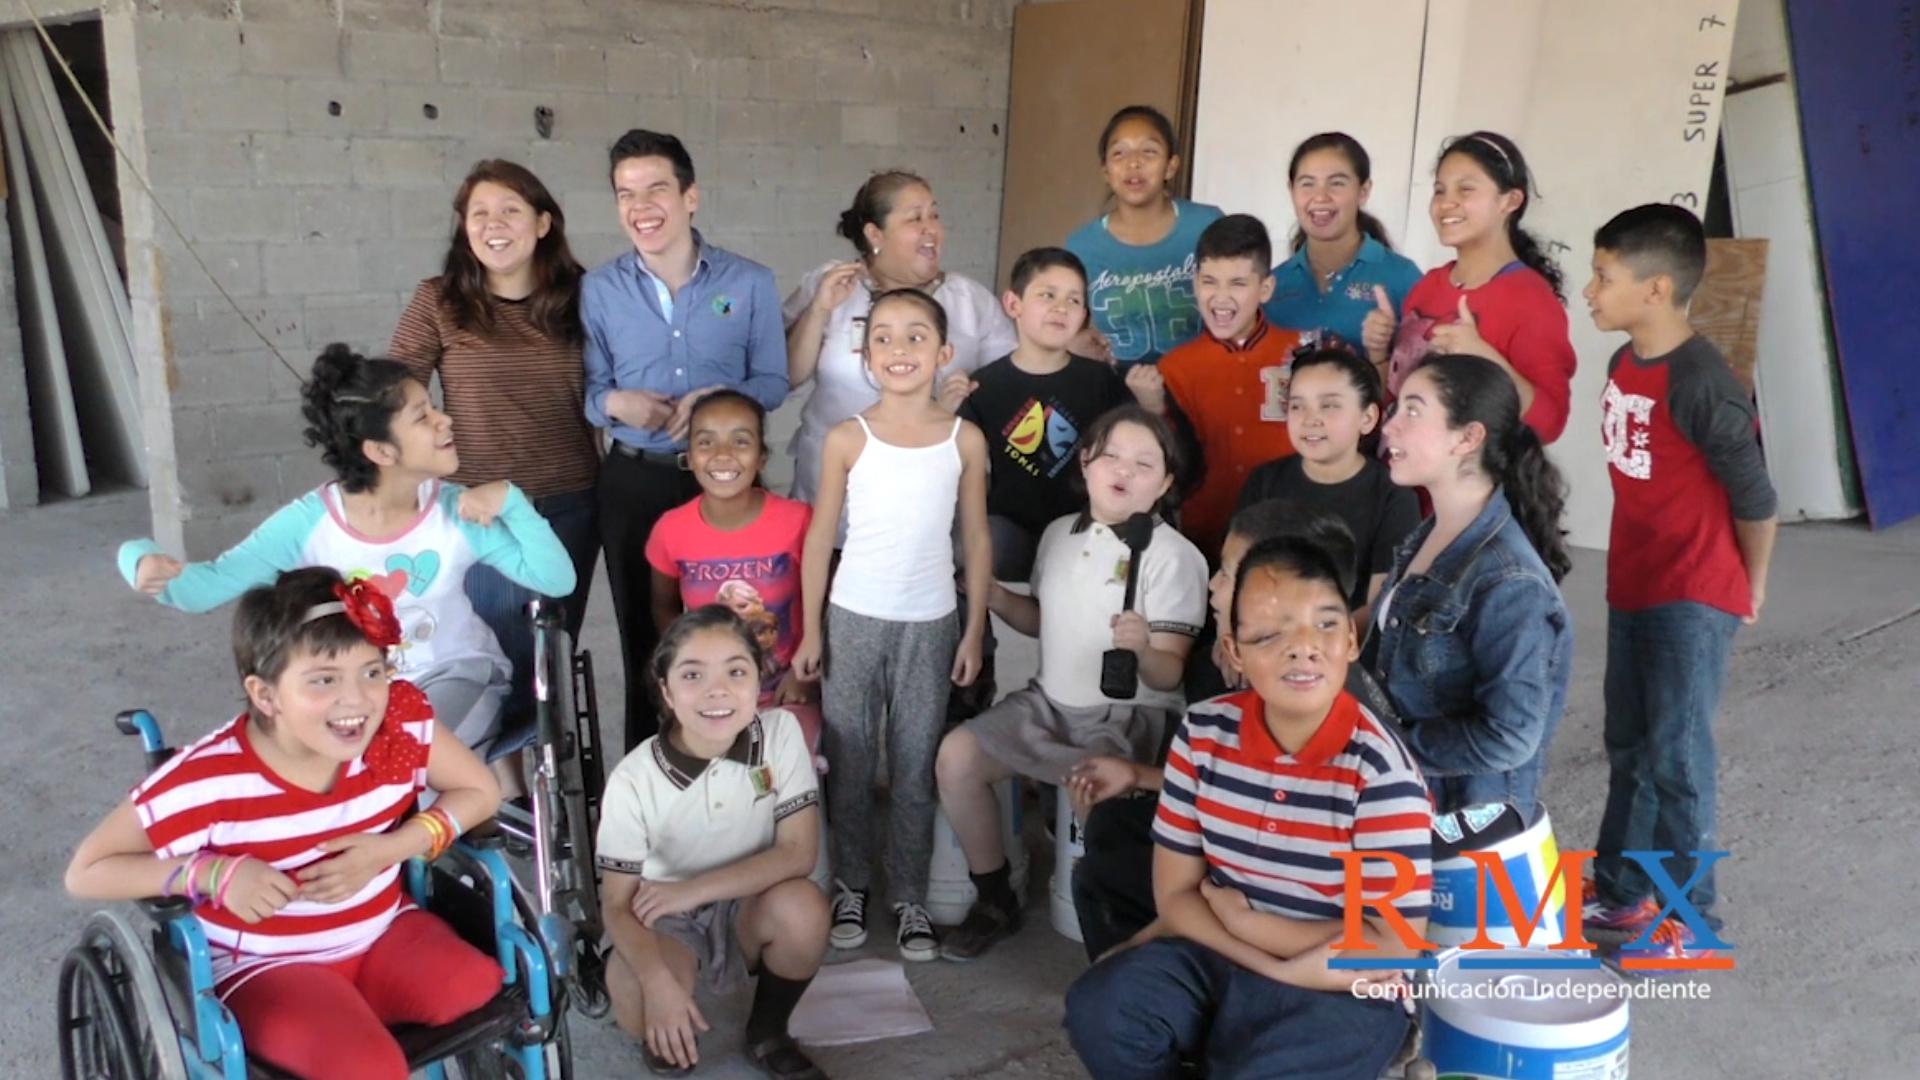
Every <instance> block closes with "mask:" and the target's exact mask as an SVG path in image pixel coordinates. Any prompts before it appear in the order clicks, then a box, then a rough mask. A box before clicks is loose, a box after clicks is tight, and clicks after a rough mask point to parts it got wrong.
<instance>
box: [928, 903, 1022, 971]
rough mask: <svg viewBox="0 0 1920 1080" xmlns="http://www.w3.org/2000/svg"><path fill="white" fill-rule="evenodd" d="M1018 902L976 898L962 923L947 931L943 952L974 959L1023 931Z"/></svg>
mask: <svg viewBox="0 0 1920 1080" xmlns="http://www.w3.org/2000/svg"><path fill="white" fill-rule="evenodd" d="M1020 922H1021V914H1020V909H1019V907H1017V906H1011V905H1003V904H998V903H990V902H988V901H985V900H975V901H974V902H973V906H972V907H970V908H968V909H967V917H966V919H965V920H963V921H962V922H961V923H960V925H959V926H956V927H954V928H953V929H952V930H949V931H947V934H946V937H945V939H944V940H942V941H941V942H940V955H941V956H942V957H945V958H946V959H948V960H972V959H974V958H976V957H978V956H979V955H980V954H981V953H984V952H986V951H987V950H988V949H991V948H993V947H994V946H995V945H997V944H999V943H1000V942H1002V941H1005V940H1006V939H1008V938H1010V937H1012V936H1013V935H1015V934H1017V933H1019V932H1020Z"/></svg>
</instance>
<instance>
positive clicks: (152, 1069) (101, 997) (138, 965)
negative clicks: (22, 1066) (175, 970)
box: [59, 911, 187, 1080]
mask: <svg viewBox="0 0 1920 1080" xmlns="http://www.w3.org/2000/svg"><path fill="white" fill-rule="evenodd" d="M154 938H155V935H154V934H153V933H151V932H150V933H148V934H144V935H143V934H141V933H140V932H139V931H137V930H135V929H134V928H133V926H132V925H131V924H130V923H128V921H127V920H126V918H125V917H124V916H122V915H120V914H118V913H116V912H110V911H102V912H98V913H96V914H95V915H94V916H93V918H91V919H89V920H87V925H86V928H85V929H84V930H82V931H81V935H80V943H79V944H78V945H75V946H74V947H73V948H72V949H70V950H68V952H67V956H66V959H65V960H64V961H63V962H62V963H61V965H60V1001H59V1014H60V1073H61V1076H63V1077H65V1078H66V1080H187V1063H186V1059H185V1058H184V1057H183V1056H182V1054H181V1052H180V1035H179V1032H178V1030H177V1029H176V1028H175V1026H174V1018H173V1012H172V1010H171V1009H170V1008H169V1006H168V1004H167V994H166V991H165V990H164V989H163V988H162V985H161V975H160V973H159V971H158V970H157V969H156V968H155V966H154V961H153V953H152V946H153V944H154Z"/></svg>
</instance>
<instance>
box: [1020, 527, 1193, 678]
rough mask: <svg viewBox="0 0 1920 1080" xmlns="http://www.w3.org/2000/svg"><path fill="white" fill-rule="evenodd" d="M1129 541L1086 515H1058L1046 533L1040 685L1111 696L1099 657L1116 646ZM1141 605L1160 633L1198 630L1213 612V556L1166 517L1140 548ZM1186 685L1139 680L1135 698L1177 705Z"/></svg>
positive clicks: (1036, 575)
mask: <svg viewBox="0 0 1920 1080" xmlns="http://www.w3.org/2000/svg"><path fill="white" fill-rule="evenodd" d="M1129 555H1130V553H1129V552H1128V551H1127V545H1126V542H1125V541H1123V540H1122V539H1120V537H1119V535H1117V534H1116V533H1115V532H1114V531H1113V530H1112V529H1111V528H1109V527H1107V526H1105V525H1102V524H1100V523H1099V522H1097V521H1094V520H1092V519H1091V518H1090V517H1088V516H1087V515H1086V514H1073V515H1069V516H1067V517H1063V518H1059V519H1057V520H1055V521H1054V523H1053V524H1051V525H1049V526H1047V531H1046V532H1044V533H1042V534H1040V547H1039V551H1038V552H1037V553H1036V554H1035V556H1034V560H1033V595H1034V596H1035V597H1036V598H1038V599H1039V601H1040V690H1041V692H1042V693H1044V694H1046V695H1047V697H1048V699H1049V700H1051V701H1053V702H1055V703H1057V704H1060V705H1068V706H1096V705H1106V704H1110V703H1111V702H1112V699H1111V698H1108V697H1107V696H1106V695H1104V694H1102V693H1101V692H1100V660H1101V657H1102V656H1103V655H1104V654H1105V653H1106V651H1107V650H1108V649H1110V648H1112V647H1113V617H1114V616H1115V615H1118V614H1120V612H1121V611H1122V610H1123V607H1122V605H1124V604H1125V602H1126V589H1127V564H1128V559H1129ZM1138 572H1139V574H1140V587H1139V590H1138V591H1137V592H1136V594H1135V596H1134V601H1133V607H1134V610H1135V611H1138V612H1139V613H1140V614H1141V615H1143V616H1145V617H1146V620H1147V623H1148V624H1149V625H1150V626H1151V627H1152V629H1153V631H1154V632H1155V633H1162V634H1184V635H1186V636H1187V637H1193V638H1197V637H1199V636H1200V628H1201V627H1202V626H1203V625H1204V624H1205V622H1206V617H1207V560H1206V557H1205V556H1203V555H1201V554H1200V549H1199V548H1197V547H1194V546H1193V542H1192V541H1191V540H1188V539H1187V538H1186V537H1184V536H1182V535H1180V531H1179V530H1178V529H1175V528H1174V527H1173V526H1171V525H1168V524H1167V523H1166V522H1164V521H1159V522H1156V523H1155V525H1154V528H1153V538H1152V540H1151V541H1150V542H1149V543H1148V544H1147V548H1146V550H1145V551H1142V552H1141V553H1140V567H1139V571H1138ZM1183 702H1184V698H1182V696H1181V693H1180V690H1179V688H1178V687H1175V688H1174V689H1172V690H1154V689H1152V688H1150V687H1148V686H1147V685H1146V684H1145V683H1141V684H1140V685H1139V689H1138V691H1137V693H1136V694H1135V695H1134V697H1133V699H1132V704H1136V705H1152V706H1159V707H1163V708H1170V709H1178V708H1180V707H1181V705H1182V704H1183Z"/></svg>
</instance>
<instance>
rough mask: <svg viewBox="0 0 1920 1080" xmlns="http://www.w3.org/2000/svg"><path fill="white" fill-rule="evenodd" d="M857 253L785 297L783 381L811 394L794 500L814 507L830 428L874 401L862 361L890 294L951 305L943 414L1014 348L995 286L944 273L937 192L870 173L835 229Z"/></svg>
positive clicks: (899, 175) (940, 387)
mask: <svg viewBox="0 0 1920 1080" xmlns="http://www.w3.org/2000/svg"><path fill="white" fill-rule="evenodd" d="M837 231H838V232H839V234H840V235H841V236H844V237H846V238H847V239H848V240H849V241H851V242H852V243H853V246H854V250H855V251H857V252H859V255H860V257H859V258H858V259H857V260H855V261H853V262H830V263H827V264H826V265H824V266H821V267H819V268H818V269H816V270H813V271H812V272H810V273H808V274H807V276H806V277H804V278H802V279H801V281H800V287H799V288H797V289H795V290H794V291H793V293H792V295H790V296H788V297H787V302H786V304H785V315H786V322H787V375H788V377H789V378H790V379H791V381H792V383H793V387H794V389H795V390H798V389H799V388H800V387H801V385H802V384H804V383H807V382H809V381H811V382H812V384H813V396H812V397H810V398H809V399H807V404H806V406H805V408H803V409H802V410H801V411H800V430H799V433H798V434H796V435H795V436H794V439H793V445H792V448H791V450H790V453H792V455H793V456H794V458H795V462H794V474H793V491H792V496H793V497H794V498H795V499H799V500H801V501H803V502H809V503H810V502H812V501H813V497H814V494H815V493H816V492H817V491H818V490H819V486H820V451H821V447H822V445H823V444H824V442H825V440H826V437H827V432H828V431H829V430H831V429H832V427H833V425H835V424H837V423H839V422H841V421H842V420H846V419H849V418H851V417H852V416H854V415H855V414H856V413H859V412H861V411H863V410H865V409H866V408H867V407H868V406H870V405H872V404H873V403H874V402H876V401H878V400H880V391H879V390H878V389H876V388H875V387H874V385H873V383H872V382H871V381H870V380H869V376H868V375H867V370H866V364H865V361H864V359H863V357H862V356H861V344H862V342H863V340H864V339H865V335H866V326H867V312H868V311H869V310H871V309H872V307H873V298H874V296H876V295H878V294H879V293H882V292H885V291H886V290H888V289H904V288H913V289H919V290H921V291H922V292H925V293H927V294H929V295H931V296H932V297H933V298H934V299H935V300H938V301H940V304H941V306H942V307H944V308H946V309H947V326H948V337H947V340H948V341H949V342H951V343H952V345H953V362H952V363H951V364H949V365H948V366H947V367H946V368H945V369H944V370H943V371H941V373H940V377H939V379H938V380H936V381H935V383H934V387H935V392H936V394H937V395H938V396H939V398H940V401H941V403H942V404H943V405H945V406H946V407H947V408H949V409H958V408H959V407H960V403H961V402H962V401H964V400H966V396H967V391H968V388H969V387H970V385H971V383H970V381H969V376H970V375H971V374H972V372H973V371H974V370H976V369H978V368H980V367H983V366H985V365H987V364H989V363H992V362H993V361H995V360H998V359H1000V358H1001V357H1003V356H1006V355H1007V354H1009V353H1011V352H1013V348H1014V346H1015V344H1017V339H1016V338H1015V336H1014V331H1013V323H1012V322H1011V321H1009V320H1008V318H1007V316H1006V314H1005V313H1004V312H1003V311H1002V310H1001V308H1000V301H999V299H998V298H997V297H996V296H995V295H994V293H993V290H992V289H991V288H989V287H988V286H985V285H982V284H980V283H979V282H977V281H975V280H973V279H972V278H969V277H965V276H962V275H960V274H949V273H946V272H944V271H942V270H941V269H940V249H941V246H942V245H943V244H944V243H945V241H946V228H945V226H943V225H941V223H940V207H939V204H938V203H936V202H934V199H933V189H932V188H931V187H929V186H928V185H927V182H926V181H925V180H922V179H921V178H920V177H918V176H915V175H914V174H912V173H909V172H902V171H897V170H896V171H891V172H882V173H875V174H874V175H873V177H872V178H871V179H869V180H868V181H867V182H866V183H865V184H863V185H862V186H861V188H860V191H859V193H858V194H856V195H855V196H854V197H853V205H852V206H850V207H848V208H847V210H846V211H845V212H844V213H842V214H841V215H840V225H839V228H838V229H837Z"/></svg>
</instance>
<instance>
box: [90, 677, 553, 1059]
mask: <svg viewBox="0 0 1920 1080" xmlns="http://www.w3.org/2000/svg"><path fill="white" fill-rule="evenodd" d="M114 723H115V725H116V726H117V727H118V728H119V730H120V731H121V733H122V734H126V735H138V736H139V737H140V740H141V743H142V745H143V748H144V749H145V751H146V760H147V768H148V770H149V771H151V770H152V769H155V768H158V767H159V766H160V765H162V764H164V763H165V762H166V761H167V760H168V759H169V758H171V757H172V756H173V753H174V751H173V750H172V749H171V748H169V747H168V746H167V745H166V742H165V739H164V737H163V736H162V735H161V732H160V725H159V724H158V722H157V721H155V720H154V718H153V716H152V715H151V714H149V713H147V712H145V711H133V712H124V713H121V714H120V715H119V716H118V717H116V718H115V720H114ZM486 833H487V830H485V829H484V828H483V829H476V830H475V831H474V832H473V833H470V834H469V835H468V836H467V837H465V838H463V839H462V840H461V841H460V842H459V843H458V844H456V845H454V847H453V848H451V849H449V851H448V852H447V853H446V854H445V855H443V856H441V858H440V859H439V860H438V861H437V862H435V863H433V864H432V865H431V866H429V865H427V864H426V863H425V861H424V860H414V861H413V862H412V863H410V864H408V865H407V866H406V867H405V869H404V874H405V879H406V882H407V888H408V891H409V893H410V894H411V895H412V897H413V899H414V902H415V903H416V904H418V905H419V906H420V907H421V908H422V909H424V910H427V911H429V912H431V913H433V914H434V915H436V916H438V917H440V918H441V919H444V920H445V921H446V922H447V923H448V925H450V926H452V927H453V929H454V930H455V931H456V932H457V933H458V934H459V935H460V936H461V937H462V938H463V939H465V940H466V941H467V942H468V943H470V944H472V945H474V946H475V947H476V948H479V949H480V950H482V951H483V952H486V953H487V954H489V955H491V956H493V957H494V958H495V959H496V960H498V961H499V963H500V966H501V968H502V969H504V971H505V972H506V981H505V984H504V986H503V987H502V989H501V992H500V993H499V994H498V995H496V996H495V997H494V999H493V1000H492V1001H490V1002H488V1003H487V1004H486V1005H483V1006H481V1007H480V1008H479V1009H477V1010H475V1011H474V1012H471V1013H468V1014H467V1015H466V1016H464V1017H461V1018H460V1019H458V1020H455V1021H454V1022H453V1023H451V1024H446V1025H442V1026H439V1027H427V1026H413V1025H409V1026H402V1027H397V1028H395V1029H394V1035H395V1037H396V1038H397V1040H398V1041H399V1043H400V1047H401V1049H402V1051H403V1052H404V1053H405V1054H406V1057H407V1063H408V1065H409V1066H410V1067H411V1068H412V1069H413V1070H414V1071H416V1072H419V1071H424V1072H425V1073H426V1075H427V1076H428V1077H429V1080H450V1078H452V1077H458V1078H459V1080H547V1077H548V1076H549V1075H551V1070H550V1068H549V1065H550V1064H551V1062H550V1058H553V1057H557V1058H558V1059H559V1067H560V1071H561V1072H562V1073H563V1074H564V1073H565V1072H567V1071H569V1066H570V1062H569V1058H570V1046H569V1045H568V1042H567V1039H566V1031H565V1026H564V1023H562V1022H560V1020H559V1018H558V1017H557V1016H556V1014H555V1012H554V1011H553V1009H552V1006H551V1002H552V1001H553V1000H554V988H553V985H552V978H551V975H550V968H551V965H550V963H549V958H548V955H547V954H546V952H545V951H544V950H543V949H542V947H541V945H540V944H539V943H538V942H536V941H535V940H534V938H533V936H532V935H531V934H529V933H528V932H527V930H526V929H525V928H524V927H522V926H521V925H519V924H518V923H517V922H516V921H515V917H514V904H513V901H512V896H511V888H510V884H509V883H510V880H511V878H510V874H509V871H508V868H507V864H506V860H505V859H504V857H503V856H502V855H501V853H500V851H499V850H498V849H499V846H500V840H499V839H498V837H497V836H489V835H486ZM139 907H140V910H141V912H142V913H143V915H144V917H145V919H144V922H136V920H134V919H131V918H129V917H127V916H126V915H124V914H122V913H120V912H118V911H100V912H97V913H96V914H94V915H93V917H92V918H91V919H89V920H88V921H87V924H86V927H85V929H84V930H82V932H81V935H80V941H79V943H78V944H76V945H75V946H74V947H73V948H72V949H70V950H68V952H67V955H66V958H65V960H63V961H62V963H61V965H60V981H59V1000H58V1013H59V1025H60V1035H59V1038H60V1069H61V1076H62V1077H64V1078H65V1080H292V1078H291V1077H288V1076H287V1074H285V1073H283V1072H281V1071H279V1070H277V1069H275V1068H273V1067H271V1066H268V1065H267V1064H265V1063H264V1062H260V1061H252V1060H249V1059H248V1058H247V1056H246V1052H245V1047H244V1046H243V1045H242V1043H241V1039H240V1029H239V1026H238V1025H237V1024H236V1023H235V1022H234V1018H233V1015H232V1013H230V1012H228V1011H227V1008H226V1006H225V1005H223V1004H222V1003H221V1002H220V1000H219V998H218V997H217V996H216V995H215V991H214V980H213V966H212V960H211V957H210V954H209V948H208V945H207V939H206V936H205V934H204V932H203V931H202V930H201V928H200V924H199V922H198V920H196V919H195V918H194V917H193V913H192V906H191V905H190V904H189V903H188V902H187V901H185V900H183V899H179V898H174V899H166V900H145V901H141V902H140V904H139Z"/></svg>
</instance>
